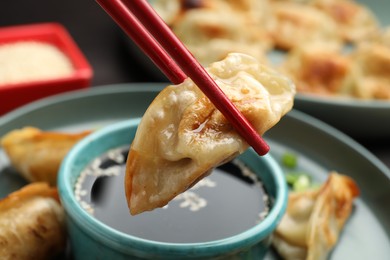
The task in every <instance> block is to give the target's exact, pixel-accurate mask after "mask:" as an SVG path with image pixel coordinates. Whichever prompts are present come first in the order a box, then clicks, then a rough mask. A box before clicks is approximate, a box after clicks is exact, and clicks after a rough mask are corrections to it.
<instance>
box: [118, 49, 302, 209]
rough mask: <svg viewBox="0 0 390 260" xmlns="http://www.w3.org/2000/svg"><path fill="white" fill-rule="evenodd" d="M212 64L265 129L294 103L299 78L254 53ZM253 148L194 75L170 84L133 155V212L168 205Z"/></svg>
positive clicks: (129, 170)
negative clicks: (268, 65)
mask: <svg viewBox="0 0 390 260" xmlns="http://www.w3.org/2000/svg"><path fill="white" fill-rule="evenodd" d="M207 70H208V72H209V74H210V75H211V76H212V77H213V79H214V80H215V81H216V83H217V84H218V85H219V87H220V88H221V89H222V90H223V91H224V93H225V94H226V95H227V96H228V98H229V99H230V100H231V101H232V102H233V103H234V104H235V106H236V107H237V108H238V109H239V110H240V111H241V113H242V114H243V115H244V116H245V117H246V118H247V120H248V121H249V122H250V123H251V124H252V125H253V126H254V128H255V129H256V130H257V132H258V133H259V134H260V135H262V134H264V133H265V132H266V131H267V130H268V129H270V128H271V127H272V126H274V125H275V124H276V123H277V122H278V121H279V120H280V118H281V117H282V116H283V115H284V114H286V113H287V112H288V111H289V110H290V109H291V108H292V105H293V98H294V94H295V86H294V84H293V83H292V82H291V81H290V80H289V79H287V78H286V77H284V76H281V75H280V74H278V73H277V72H275V71H273V70H271V69H268V68H266V67H264V66H262V65H261V64H259V63H258V62H257V60H255V59H254V58H252V57H250V56H248V55H244V54H238V53H234V54H230V55H228V57H227V58H226V59H224V60H222V61H220V62H216V63H213V64H211V65H210V67H209V68H208V69H207ZM247 148H248V144H247V143H246V142H245V140H244V139H243V138H242V137H241V136H240V135H239V134H238V133H237V132H236V131H235V130H234V129H233V127H232V125H231V124H230V123H229V122H228V121H227V120H226V119H225V117H224V116H223V115H222V114H221V112H219V111H218V110H217V109H216V108H215V107H214V105H213V104H212V103H211V102H210V101H209V99H208V98H207V97H206V96H205V95H204V94H203V93H202V92H201V91H200V89H199V88H198V87H197V86H196V85H195V84H194V83H193V82H192V80H191V79H187V80H185V81H184V82H183V83H182V84H179V85H171V86H168V87H166V88H165V89H164V90H162V91H161V93H160V94H159V95H158V96H157V97H156V99H155V100H154V101H153V102H152V104H151V105H150V107H149V108H148V109H147V111H146V112H145V114H144V116H143V118H142V121H141V123H140V124H139V127H138V130H137V133H136V136H135V138H134V141H133V143H132V145H131V148H130V152H129V155H128V160H127V165H126V178H125V189H126V197H127V201H128V205H129V208H130V212H131V214H138V213H141V212H143V211H147V210H152V209H154V208H156V207H162V206H164V205H166V204H167V203H168V202H169V201H170V200H171V199H173V198H174V197H175V196H176V195H178V194H179V193H182V192H184V191H186V190H187V189H188V188H190V187H191V186H193V185H194V184H195V183H196V182H198V181H199V180H200V179H201V178H203V177H204V176H205V175H207V174H209V173H210V171H211V170H212V169H213V168H214V167H216V166H218V165H220V164H222V163H224V162H227V161H229V160H231V159H233V158H234V157H235V156H237V155H239V154H240V153H242V152H244V151H245V150H246V149H247Z"/></svg>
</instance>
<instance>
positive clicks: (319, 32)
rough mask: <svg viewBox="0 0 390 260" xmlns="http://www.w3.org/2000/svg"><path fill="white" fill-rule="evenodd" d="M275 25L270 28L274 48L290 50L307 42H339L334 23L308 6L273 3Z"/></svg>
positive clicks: (339, 38) (320, 12)
mask: <svg viewBox="0 0 390 260" xmlns="http://www.w3.org/2000/svg"><path fill="white" fill-rule="evenodd" d="M272 9H273V13H274V16H275V19H276V23H275V25H274V27H273V28H272V37H273V40H274V44H275V46H277V47H278V48H280V49H283V50H290V49H292V48H294V47H298V46H300V45H303V44H307V43H309V42H327V43H331V44H333V43H338V42H341V37H340V35H339V33H338V31H337V25H336V24H335V22H334V21H333V20H332V19H331V18H330V17H329V16H328V15H326V14H325V13H323V12H322V11H320V10H318V9H316V8H314V7H313V6H310V5H304V4H299V3H294V2H276V1H275V2H273V4H272Z"/></svg>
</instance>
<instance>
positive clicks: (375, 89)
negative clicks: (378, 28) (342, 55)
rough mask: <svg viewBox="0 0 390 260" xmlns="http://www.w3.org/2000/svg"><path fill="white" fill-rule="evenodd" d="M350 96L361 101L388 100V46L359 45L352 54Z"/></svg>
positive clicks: (375, 44)
mask: <svg viewBox="0 0 390 260" xmlns="http://www.w3.org/2000/svg"><path fill="white" fill-rule="evenodd" d="M352 58H353V61H354V62H353V68H352V69H353V71H352V73H351V75H350V81H351V89H352V90H351V91H352V94H353V95H354V96H355V97H357V98H361V99H383V100H390V77H389V75H390V46H389V47H387V46H386V45H384V44H381V43H375V42H373V43H363V44H360V45H359V46H358V47H357V48H356V50H355V51H354V52H353V53H352Z"/></svg>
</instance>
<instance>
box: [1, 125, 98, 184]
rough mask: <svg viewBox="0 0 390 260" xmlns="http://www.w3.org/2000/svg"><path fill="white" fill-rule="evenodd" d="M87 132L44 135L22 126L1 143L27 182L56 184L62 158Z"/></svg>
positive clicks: (32, 128) (7, 135)
mask: <svg viewBox="0 0 390 260" xmlns="http://www.w3.org/2000/svg"><path fill="white" fill-rule="evenodd" d="M89 133H90V131H84V132H81V133H75V134H68V133H59V132H45V131H41V130H39V129H38V128H34V127H24V128H22V129H17V130H13V131H11V132H9V133H7V134H6V135H5V136H4V137H3V138H2V139H1V143H0V144H1V146H2V147H3V149H4V151H5V152H6V154H7V156H8V157H9V159H10V161H11V164H12V166H13V167H15V169H16V170H17V171H18V172H19V173H20V174H21V175H22V176H23V177H24V178H25V179H26V180H28V181H30V182H36V181H45V182H48V183H50V185H56V183H57V172H58V168H59V166H60V164H61V162H62V159H63V158H64V157H65V155H66V154H67V153H68V151H69V150H70V149H71V148H72V147H73V145H75V144H76V143H77V142H78V141H79V140H80V139H82V138H84V137H85V136H86V135H88V134H89Z"/></svg>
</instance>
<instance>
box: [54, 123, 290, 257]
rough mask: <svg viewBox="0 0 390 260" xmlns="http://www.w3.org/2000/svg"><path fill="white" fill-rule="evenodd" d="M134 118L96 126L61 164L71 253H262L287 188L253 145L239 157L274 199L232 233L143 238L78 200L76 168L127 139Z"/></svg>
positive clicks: (282, 207)
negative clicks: (257, 218) (198, 239)
mask: <svg viewBox="0 0 390 260" xmlns="http://www.w3.org/2000/svg"><path fill="white" fill-rule="evenodd" d="M138 123H139V120H138V119H134V120H129V121H124V122H120V123H115V124H112V125H109V126H107V127H105V128H102V129H101V130H98V131H96V132H95V133H93V134H91V135H89V136H88V137H86V138H85V139H83V140H82V141H80V142H79V143H78V144H77V145H76V146H74V148H73V149H72V150H71V151H70V152H69V154H68V155H67V157H66V158H65V159H64V161H63V163H62V165H61V169H60V173H59V177H58V178H59V179H58V188H59V194H60V199H61V201H62V204H63V206H64V208H65V210H66V213H67V225H68V230H69V237H70V242H71V248H72V253H73V255H74V257H75V259H262V258H263V257H264V255H265V253H266V252H267V250H268V248H269V246H270V238H271V235H272V233H273V231H274V230H275V228H276V226H277V224H278V223H279V221H280V219H281V217H282V216H283V214H284V212H285V209H286V205H287V195H288V190H287V186H286V182H285V179H284V175H283V172H282V170H281V168H280V167H279V165H278V163H277V162H276V161H275V160H274V159H273V158H272V157H271V156H270V155H266V156H263V157H259V156H258V155H257V154H256V153H255V152H254V151H253V150H252V149H248V150H247V152H245V153H244V154H243V155H241V156H240V160H241V161H242V162H244V163H245V164H246V165H247V166H248V167H249V168H251V169H252V170H253V171H254V172H255V173H256V174H257V175H258V176H259V177H260V179H261V180H262V182H263V185H264V187H265V189H266V190H267V193H268V195H269V197H270V198H271V202H272V205H271V209H270V211H269V214H268V215H267V216H266V217H265V218H264V220H263V221H261V222H260V223H258V224H256V225H254V226H253V227H252V228H249V229H248V230H245V231H243V232H242V233H239V234H236V235H233V236H230V237H226V238H223V239H219V240H215V241H209V242H202V243H165V242H164V243H163V242H157V241H151V240H146V239H142V238H139V237H136V236H132V235H128V234H125V233H122V232H120V231H117V230H115V229H114V228H111V227H109V226H108V225H106V224H104V223H102V222H100V221H99V220H97V219H96V218H94V217H93V216H92V215H90V214H89V213H87V211H85V210H84V209H83V208H82V207H81V206H80V204H79V202H78V201H77V200H76V197H75V192H74V189H75V183H76V181H77V179H78V176H79V175H80V172H81V171H82V170H83V169H84V168H85V167H86V166H87V165H88V164H89V163H90V162H91V161H92V160H93V159H94V158H96V157H99V156H100V155H102V154H104V153H105V152H106V151H108V150H110V149H113V148H117V147H121V146H124V145H129V144H130V142H131V140H132V139H133V138H134V135H135V132H136V129H137V126H138ZM237 221H240V220H239V219H238V220H237Z"/></svg>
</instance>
